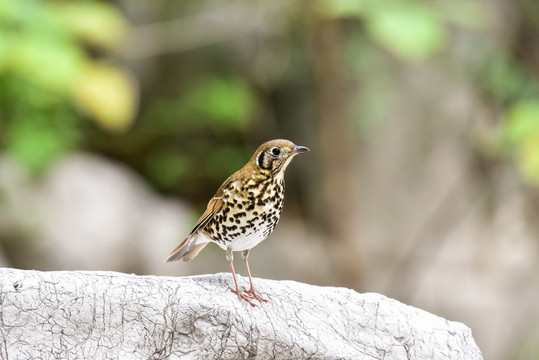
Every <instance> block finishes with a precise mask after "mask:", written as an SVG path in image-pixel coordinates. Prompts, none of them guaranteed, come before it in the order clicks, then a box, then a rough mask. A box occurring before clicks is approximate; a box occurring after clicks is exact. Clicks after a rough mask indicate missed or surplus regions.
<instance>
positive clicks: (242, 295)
mask: <svg viewBox="0 0 539 360" xmlns="http://www.w3.org/2000/svg"><path fill="white" fill-rule="evenodd" d="M229 289H230V291H232V292H233V293H234V294H236V295H238V299H240V300H245V301H247V302H248V303H249V304H250V305H251V306H252V307H255V306H256V304H255V303H254V302H252V301H251V300H252V299H253V298H252V297H250V296H248V295H246V294H245V293H247V291H246V290H245V289H244V290H243V291H240V290H239V289H232V288H229Z"/></svg>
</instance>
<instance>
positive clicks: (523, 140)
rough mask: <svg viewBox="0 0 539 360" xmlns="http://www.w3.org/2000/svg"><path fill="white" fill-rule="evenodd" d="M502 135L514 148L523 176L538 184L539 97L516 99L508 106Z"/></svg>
mask: <svg viewBox="0 0 539 360" xmlns="http://www.w3.org/2000/svg"><path fill="white" fill-rule="evenodd" d="M504 135H505V137H506V141H507V142H508V143H509V144H510V146H512V147H514V148H515V149H516V157H517V163H518V165H519V168H520V170H521V172H522V174H523V176H524V177H525V178H526V179H527V180H528V181H529V182H531V183H533V184H536V185H539V97H538V98H535V99H532V100H521V101H518V102H516V103H515V104H513V105H512V106H511V107H510V108H509V110H508V112H507V120H506V122H505V129H504Z"/></svg>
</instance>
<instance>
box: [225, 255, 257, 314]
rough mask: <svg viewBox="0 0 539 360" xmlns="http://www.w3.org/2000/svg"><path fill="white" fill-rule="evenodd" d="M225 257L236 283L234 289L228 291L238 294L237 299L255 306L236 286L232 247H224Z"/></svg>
mask: <svg viewBox="0 0 539 360" xmlns="http://www.w3.org/2000/svg"><path fill="white" fill-rule="evenodd" d="M226 259H227V260H228V264H229V265H230V271H232V277H233V278H234V285H236V290H234V289H232V288H230V291H232V292H233V293H234V294H236V295H238V299H240V300H245V301H247V302H248V303H249V304H251V306H256V304H254V303H253V302H251V299H249V296H247V295H246V294H244V293H243V292H242V291H241V290H240V287H239V286H238V279H236V272H235V271H234V263H233V261H234V256H233V255H232V249H230V248H228V249H226Z"/></svg>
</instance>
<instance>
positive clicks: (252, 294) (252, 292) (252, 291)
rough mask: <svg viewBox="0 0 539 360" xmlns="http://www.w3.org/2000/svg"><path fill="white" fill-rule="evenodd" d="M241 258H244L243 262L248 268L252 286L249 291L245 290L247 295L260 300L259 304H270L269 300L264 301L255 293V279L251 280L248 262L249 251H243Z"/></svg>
mask: <svg viewBox="0 0 539 360" xmlns="http://www.w3.org/2000/svg"><path fill="white" fill-rule="evenodd" d="M241 256H242V257H243V260H245V266H246V267H247V275H249V284H250V285H251V288H250V289H249V290H244V293H245V295H247V296H249V297H251V298H253V299H256V300H258V301H259V302H268V299H264V298H263V297H261V296H260V295H258V294H257V293H256V292H255V288H254V286H253V279H252V278H251V270H250V269H249V262H248V261H247V257H248V256H249V249H247V250H243V251H242V252H241Z"/></svg>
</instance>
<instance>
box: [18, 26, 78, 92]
mask: <svg viewBox="0 0 539 360" xmlns="http://www.w3.org/2000/svg"><path fill="white" fill-rule="evenodd" d="M83 64H84V55H83V54H82V52H81V50H80V49H78V48H77V47H74V46H71V44H70V43H68V42H63V41H59V40H58V39H56V38H53V37H50V36H47V34H45V33H43V34H37V33H34V32H27V33H22V34H20V35H19V36H16V37H13V38H12V39H10V54H9V68H10V69H12V70H13V71H14V72H15V73H16V74H18V75H19V76H21V77H23V78H24V79H25V80H27V81H29V82H32V83H34V84H36V85H38V86H42V87H44V88H46V89H48V90H50V91H54V92H58V93H68V92H69V90H70V88H71V85H72V84H73V81H74V79H75V78H76V76H77V75H78V74H79V72H80V70H81V68H82V66H83Z"/></svg>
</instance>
